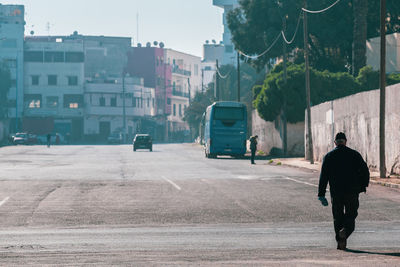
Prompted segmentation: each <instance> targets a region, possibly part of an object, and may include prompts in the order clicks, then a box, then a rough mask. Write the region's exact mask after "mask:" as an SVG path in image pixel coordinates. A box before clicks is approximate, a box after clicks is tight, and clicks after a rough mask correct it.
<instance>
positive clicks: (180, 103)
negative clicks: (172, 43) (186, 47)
mask: <svg viewBox="0 0 400 267" xmlns="http://www.w3.org/2000/svg"><path fill="white" fill-rule="evenodd" d="M165 59H166V64H167V65H168V66H170V67H171V69H172V79H171V86H172V96H171V107H172V111H171V114H170V115H169V116H168V117H167V128H168V136H169V140H171V141H180V140H187V139H188V138H189V126H188V124H187V123H186V122H185V121H183V117H184V116H185V110H186V108H187V107H188V106H189V104H190V99H192V98H193V97H194V96H195V94H196V93H197V92H200V91H201V90H202V75H201V67H202V65H201V58H200V57H196V56H193V55H189V54H186V53H182V52H179V51H176V50H173V49H165Z"/></svg>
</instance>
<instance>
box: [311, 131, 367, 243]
mask: <svg viewBox="0 0 400 267" xmlns="http://www.w3.org/2000/svg"><path fill="white" fill-rule="evenodd" d="M346 144H347V138H346V135H345V134H344V133H338V134H336V137H335V145H336V148H335V149H333V150H332V151H331V152H329V153H328V154H326V156H325V157H324V160H323V163H322V169H321V175H320V178H319V188H318V199H319V200H320V201H321V204H322V205H323V206H328V201H327V199H326V198H325V193H326V187H327V185H328V183H329V188H330V194H331V201H332V213H333V223H334V228H335V233H336V241H337V244H338V245H337V249H340V250H345V249H346V246H347V238H348V237H349V236H350V235H351V234H352V233H353V231H354V228H355V220H356V218H357V215H358V207H359V200H358V197H359V194H360V193H361V192H366V191H367V190H366V188H367V187H368V184H369V170H368V166H367V164H366V163H365V161H364V160H363V158H362V156H361V155H360V153H358V152H357V151H355V150H353V149H350V148H348V147H347V146H346Z"/></svg>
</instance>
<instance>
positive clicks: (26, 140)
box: [13, 133, 37, 145]
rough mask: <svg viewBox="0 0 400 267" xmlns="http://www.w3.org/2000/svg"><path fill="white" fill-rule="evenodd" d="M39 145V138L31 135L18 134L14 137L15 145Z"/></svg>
mask: <svg viewBox="0 0 400 267" xmlns="http://www.w3.org/2000/svg"><path fill="white" fill-rule="evenodd" d="M36 143H37V137H36V135H34V134H29V133H16V134H15V135H14V137H13V144H14V145H34V144H36Z"/></svg>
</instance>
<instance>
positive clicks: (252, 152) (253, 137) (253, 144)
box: [250, 135, 258, 164]
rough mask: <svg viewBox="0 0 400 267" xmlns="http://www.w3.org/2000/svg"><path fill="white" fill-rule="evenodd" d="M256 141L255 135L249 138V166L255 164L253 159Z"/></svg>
mask: <svg viewBox="0 0 400 267" xmlns="http://www.w3.org/2000/svg"><path fill="white" fill-rule="evenodd" d="M257 139H258V136H257V135H255V136H252V137H250V151H251V164H256V163H255V162H254V159H255V157H256V151H257Z"/></svg>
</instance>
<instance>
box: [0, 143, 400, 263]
mask: <svg viewBox="0 0 400 267" xmlns="http://www.w3.org/2000/svg"><path fill="white" fill-rule="evenodd" d="M317 179H318V173H315V172H312V171H307V170H302V169H296V168H291V167H286V166H271V165H269V164H268V162H266V161H264V162H263V161H258V162H257V165H250V162H249V161H248V160H236V159H230V158H219V159H206V158H204V153H203V151H202V149H201V147H199V146H198V145H193V144H183V145H177V144H175V145H155V146H154V151H153V152H148V151H137V152H133V151H132V147H131V146H54V147H51V148H50V149H48V148H47V147H44V146H18V147H4V148H1V149H0V265H1V266H6V265H13V266H16V265H17V266H18V265H20V266H27V265H28V266H29V265H34V266H45V265H63V266H77V265H86V266H100V265H103V266H110V265H124V266H131V265H133V266H151V265H162V266H174V265H183V266H188V265H193V266H199V265H201V266H221V265H225V266H243V265H251V266H310V265H315V266H327V265H329V266H349V265H354V266H400V212H399V204H400V191H399V190H396V189H390V188H385V187H381V186H371V187H370V188H369V191H368V194H362V195H361V197H360V202H361V207H360V210H359V217H358V220H357V228H356V231H355V233H354V234H353V235H352V236H351V238H350V239H349V241H348V247H349V251H346V252H344V251H338V250H336V244H335V241H334V235H333V227H332V218H331V217H332V216H331V212H330V207H327V208H324V207H322V206H320V204H319V202H318V201H317V197H316V189H317V188H316V185H317V182H318V180H317Z"/></svg>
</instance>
